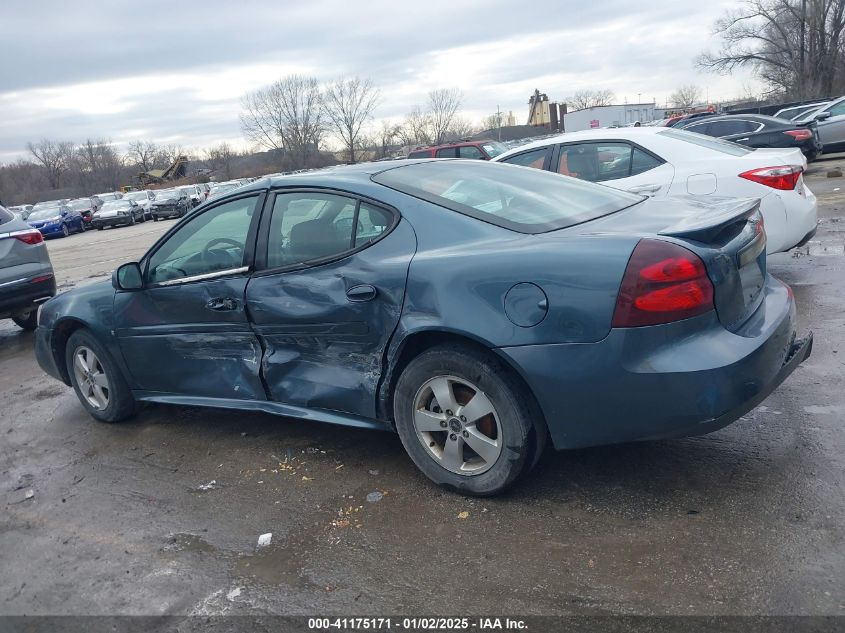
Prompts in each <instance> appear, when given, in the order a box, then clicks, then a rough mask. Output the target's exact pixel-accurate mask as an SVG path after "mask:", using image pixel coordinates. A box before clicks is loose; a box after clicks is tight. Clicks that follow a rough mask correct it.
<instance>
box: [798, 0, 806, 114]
mask: <svg viewBox="0 0 845 633" xmlns="http://www.w3.org/2000/svg"><path fill="white" fill-rule="evenodd" d="M806 28H807V0H801V53H800V56H799V70H798V98H799V99H800V100H801V101H803V100H804V32H805V31H806Z"/></svg>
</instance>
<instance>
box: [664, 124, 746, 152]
mask: <svg viewBox="0 0 845 633" xmlns="http://www.w3.org/2000/svg"><path fill="white" fill-rule="evenodd" d="M658 134H661V135H662V136H665V137H668V138H672V139H675V140H677V141H683V142H684V143H690V144H692V145H698V146H699V147H704V148H706V149H709V150H712V151H714V152H719V153H720V154H728V155H730V156H745V155H746V154H750V153H751V152H753V151H754V150H753V149H750V148H748V147H745V146H744V145H739V144H737V143H732V142H730V141H725V140H723V139H720V138H713V137H712V136H704V135H703V134H696V133H695V132H688V131H686V130H676V129H675V128H671V127H670V128H666V129H665V130H661V131H660V132H658Z"/></svg>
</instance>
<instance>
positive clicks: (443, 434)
mask: <svg viewBox="0 0 845 633" xmlns="http://www.w3.org/2000/svg"><path fill="white" fill-rule="evenodd" d="M413 413H414V429H415V431H416V433H417V438H418V439H419V441H420V443H421V444H422V445H423V447H424V448H425V450H426V451H427V453H428V454H429V456H430V457H432V458H434V460H435V461H436V462H437V463H438V464H439V465H440V466H442V467H443V468H445V469H446V470H448V471H450V472H453V473H456V474H459V475H479V474H481V473H483V472H485V471H487V470H489V469H490V468H492V467H493V465H494V464H495V463H496V461H497V460H498V459H499V457H500V456H501V454H502V446H503V438H502V426H501V424H500V422H499V415H498V413H497V412H496V408H495V407H494V406H493V403H492V401H491V400H490V398H489V397H488V396H487V395H486V394H485V393H484V392H483V391H481V389H479V388H478V387H477V386H476V385H474V384H473V383H472V382H470V381H469V380H466V379H464V378H459V377H457V376H449V375H444V376H435V377H434V378H431V379H429V380H427V381H426V382H425V383H423V385H422V386H421V387H420V388H419V390H417V393H416V395H415V396H414V412H413Z"/></svg>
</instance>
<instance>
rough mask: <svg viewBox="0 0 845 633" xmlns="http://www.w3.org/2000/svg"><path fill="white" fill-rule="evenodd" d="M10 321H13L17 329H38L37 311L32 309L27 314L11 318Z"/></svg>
mask: <svg viewBox="0 0 845 633" xmlns="http://www.w3.org/2000/svg"><path fill="white" fill-rule="evenodd" d="M12 321H14V322H15V323H16V324H17V326H18V327H20V328H23V329H24V330H34V329H35V328H37V327H38V309H37V308H33V309H32V310H30V311H29V312H24V313H22V314H19V315H17V316H13V317H12Z"/></svg>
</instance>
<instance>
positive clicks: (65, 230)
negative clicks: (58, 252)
mask: <svg viewBox="0 0 845 633" xmlns="http://www.w3.org/2000/svg"><path fill="white" fill-rule="evenodd" d="M68 235H70V229H69V228H67V224H62V237H67V236H68Z"/></svg>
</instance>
